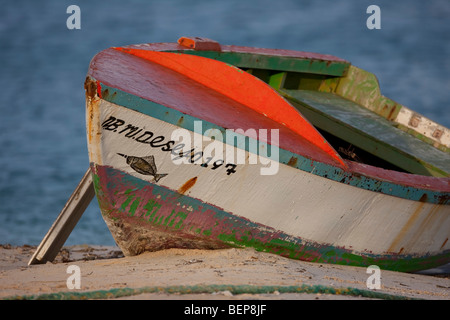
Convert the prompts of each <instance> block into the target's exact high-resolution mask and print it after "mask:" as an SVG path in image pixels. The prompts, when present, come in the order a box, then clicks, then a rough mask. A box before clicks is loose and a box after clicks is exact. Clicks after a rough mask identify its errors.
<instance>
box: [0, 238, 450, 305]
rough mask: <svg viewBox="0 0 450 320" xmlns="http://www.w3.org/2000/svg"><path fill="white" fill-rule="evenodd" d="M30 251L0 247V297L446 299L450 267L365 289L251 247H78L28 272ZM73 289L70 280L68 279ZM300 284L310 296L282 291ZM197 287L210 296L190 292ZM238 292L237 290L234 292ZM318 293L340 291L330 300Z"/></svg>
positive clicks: (330, 270) (398, 276)
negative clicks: (128, 250)
mask: <svg viewBox="0 0 450 320" xmlns="http://www.w3.org/2000/svg"><path fill="white" fill-rule="evenodd" d="M35 249H36V248H35V247H31V246H21V247H12V246H9V245H0V298H1V299H5V298H11V297H14V298H15V299H18V298H20V297H22V298H23V297H25V298H50V297H49V296H47V295H46V294H50V293H57V294H56V295H55V296H53V297H56V298H63V297H66V298H67V296H64V295H63V294H61V293H62V292H66V293H67V292H68V293H75V294H80V293H83V294H84V293H86V295H85V297H88V298H100V299H165V300H169V299H192V300H220V299H226V300H242V299H246V300H248V299H261V300H269V299H276V300H280V299H281V300H293V299H305V300H310V299H311V300H340V299H343V300H347V299H356V300H364V299H373V298H374V297H370V296H369V297H368V296H367V295H364V294H363V295H362V296H361V295H358V294H357V293H358V292H363V293H371V292H376V293H385V294H387V296H386V297H407V298H416V299H417V298H418V299H427V300H450V278H449V274H448V269H449V268H448V266H449V265H447V266H445V268H447V269H444V270H443V269H440V270H439V269H438V270H431V271H430V272H428V273H429V274H408V273H399V272H392V271H386V270H381V279H380V283H381V288H380V289H368V287H367V284H366V282H367V279H368V277H370V276H371V274H368V273H366V271H367V269H366V268H360V267H350V266H340V265H328V264H319V263H309V262H304V261H297V260H292V259H287V258H283V257H280V256H277V255H273V254H267V253H261V252H257V251H254V250H252V249H223V250H211V251H209V250H184V249H170V250H164V251H159V252H148V253H144V254H142V255H139V256H135V257H123V255H122V253H121V252H120V250H119V249H118V248H116V247H102V246H88V245H80V246H73V247H64V248H63V250H62V251H61V252H60V254H59V255H58V257H57V258H56V259H55V261H54V262H52V263H46V264H41V265H32V266H28V265H27V263H28V261H29V259H30V258H31V256H32V254H33V253H34V251H35ZM71 265H76V266H78V267H79V270H80V277H79V279H80V289H77V288H74V289H69V288H68V279H69V278H70V277H71V276H72V275H75V273H68V267H69V266H71ZM443 272H444V273H443ZM435 273H439V274H438V275H436V274H435ZM71 279H72V278H71ZM70 284H75V282H74V281H71V280H70V281H69V285H70ZM175 286H177V287H176V288H175V289H173V288H174V287H175ZM179 286H181V287H179ZM260 286H264V287H265V288H267V287H268V288H271V291H267V292H268V293H267V292H263V291H261V290H259V289H258V288H261V287H260ZM302 286H303V287H305V286H306V287H308V288H313V289H314V290H313V292H309V293H304V292H303V291H301V292H303V293H297V291H294V292H292V291H291V292H284V291H283V290H281V289H283V288H299V287H302ZM167 288H172V291H170V292H169V291H168V290H167ZM198 288H208V290H209V291H207V293H204V292H202V291H195V290H197V289H198ZM228 288H230V289H228ZM236 288H238V289H241V291H233V289H236ZM249 288H250V289H252V288H253V289H254V288H256V289H257V290H256V291H249ZM277 288H280V289H277ZM317 288H331V289H336V290H338V291H337V292H333V293H332V294H327V293H326V292H323V291H320V290H319V291H318V290H316V289H317ZM346 288H352V289H351V290H352V292H353V293H352V294H350V295H344V294H342V293H345V292H348V290H347V291H346V290H345V289H346ZM116 289H123V290H131V289H135V290H134V291H133V292H131V293H128V295H127V296H122V297H121V296H120V295H118V294H116V293H117V292H121V290H116ZM343 289H344V290H343ZM99 290H106V291H101V292H100V291H99ZM193 290H194V291H193ZM339 290H340V291H339ZM288 291H289V290H288ZM354 292H356V294H355V293H354ZM95 293H97V294H96V295H95ZM76 297H78V298H79V296H76ZM72 298H73V297H72ZM375 298H380V297H375ZM381 298H383V297H381Z"/></svg>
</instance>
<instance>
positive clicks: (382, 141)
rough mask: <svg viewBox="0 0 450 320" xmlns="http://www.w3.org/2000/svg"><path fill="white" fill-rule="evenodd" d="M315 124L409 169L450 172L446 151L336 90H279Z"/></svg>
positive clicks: (413, 171)
mask: <svg viewBox="0 0 450 320" xmlns="http://www.w3.org/2000/svg"><path fill="white" fill-rule="evenodd" d="M281 92H282V93H284V94H285V96H286V97H288V99H290V101H291V102H293V103H294V106H295V107H296V108H298V109H299V111H300V112H302V114H303V115H304V116H305V117H306V118H308V120H309V121H311V123H312V124H313V125H315V126H317V127H318V128H320V129H322V130H325V131H327V132H329V133H331V134H333V135H335V136H337V137H338V138H341V139H343V140H346V141H348V142H349V143H351V144H353V145H354V146H357V147H359V148H361V149H363V150H365V151H367V152H370V153H372V154H374V155H376V156H377V157H379V158H381V159H384V160H386V161H388V162H390V163H392V164H394V165H396V166H398V167H400V168H402V169H404V170H406V171H408V172H411V173H416V174H422V175H432V176H449V174H450V161H449V157H448V154H446V153H445V152H442V151H440V150H438V149H436V148H434V147H433V146H431V145H430V144H428V143H425V142H423V141H421V140H418V139H416V138H415V137H413V136H412V135H410V134H408V133H406V132H404V131H402V130H400V129H398V128H396V127H395V123H393V122H390V121H388V120H387V119H385V118H383V117H381V116H379V115H377V114H376V113H374V112H372V111H370V110H368V109H366V108H364V107H361V106H359V105H358V104H357V103H354V102H352V101H350V100H347V99H344V98H342V97H340V96H338V95H336V94H332V93H326V92H317V91H309V90H282V91H281Z"/></svg>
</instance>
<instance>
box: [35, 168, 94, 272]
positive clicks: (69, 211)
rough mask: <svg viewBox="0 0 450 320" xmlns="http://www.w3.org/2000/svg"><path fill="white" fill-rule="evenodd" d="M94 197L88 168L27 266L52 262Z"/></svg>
mask: <svg viewBox="0 0 450 320" xmlns="http://www.w3.org/2000/svg"><path fill="white" fill-rule="evenodd" d="M94 195H95V191H94V186H93V183H92V177H91V169H90V168H89V169H88V170H87V171H86V173H85V174H84V176H83V178H82V179H81V181H80V183H79V184H78V186H77V187H76V189H75V190H74V192H73V193H72V195H71V196H70V198H69V200H68V201H67V203H66V205H65V206H64V208H63V209H62V211H61V212H60V214H59V216H58V218H56V220H55V222H54V223H53V225H52V226H51V228H50V230H48V232H47V234H46V235H45V237H44V239H42V241H41V243H40V245H39V247H38V248H37V249H36V252H35V253H34V255H33V257H31V259H30V261H29V262H28V265H32V264H39V263H46V262H47V261H53V259H54V258H55V257H56V255H57V254H58V252H59V250H61V247H62V246H63V245H64V243H65V242H66V240H67V238H68V237H69V235H70V233H71V232H72V230H73V228H75V225H76V224H77V222H78V220H80V218H81V216H82V215H83V213H84V211H85V210H86V208H87V207H88V205H89V203H90V202H91V201H92V199H93V198H94Z"/></svg>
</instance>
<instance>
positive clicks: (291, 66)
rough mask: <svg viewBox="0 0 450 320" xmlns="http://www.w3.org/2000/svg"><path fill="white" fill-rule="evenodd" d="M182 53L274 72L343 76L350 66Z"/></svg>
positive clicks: (283, 58)
mask: <svg viewBox="0 0 450 320" xmlns="http://www.w3.org/2000/svg"><path fill="white" fill-rule="evenodd" d="M183 53H184V54H194V55H198V56H202V57H206V58H210V59H215V60H219V61H222V62H225V63H228V64H231V65H233V66H236V67H239V68H244V69H270V70H275V71H288V72H305V73H312V74H323V75H329V76H344V75H345V74H346V72H347V70H348V68H349V66H350V63H349V62H343V61H327V60H318V59H306V58H305V59H302V58H292V57H286V56H271V55H263V54H257V53H242V52H217V51H195V50H184V51H183Z"/></svg>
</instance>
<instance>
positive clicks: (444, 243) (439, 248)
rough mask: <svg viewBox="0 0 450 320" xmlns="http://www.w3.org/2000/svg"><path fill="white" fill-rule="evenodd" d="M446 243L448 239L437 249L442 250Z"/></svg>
mask: <svg viewBox="0 0 450 320" xmlns="http://www.w3.org/2000/svg"><path fill="white" fill-rule="evenodd" d="M447 241H448V238H447V239H445V241H444V243H443V244H442V246H441V247H440V248H439V249H441V250H442V248H443V247H444V246H445V244H446V243H447Z"/></svg>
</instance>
